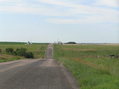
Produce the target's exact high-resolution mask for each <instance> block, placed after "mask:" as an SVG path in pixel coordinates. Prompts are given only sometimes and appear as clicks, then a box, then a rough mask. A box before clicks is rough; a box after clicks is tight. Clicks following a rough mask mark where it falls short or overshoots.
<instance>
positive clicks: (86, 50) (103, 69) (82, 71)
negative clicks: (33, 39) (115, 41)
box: [54, 45, 119, 89]
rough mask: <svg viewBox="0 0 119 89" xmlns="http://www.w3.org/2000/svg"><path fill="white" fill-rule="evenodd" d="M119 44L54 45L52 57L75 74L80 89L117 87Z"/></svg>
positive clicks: (110, 88) (116, 88)
mask: <svg viewBox="0 0 119 89" xmlns="http://www.w3.org/2000/svg"><path fill="white" fill-rule="evenodd" d="M112 54H114V55H118V54H119V45H55V46H54V58H55V59H57V60H58V61H60V62H62V63H63V64H64V65H65V66H66V67H67V68H68V69H69V70H70V71H71V72H72V74H73V75H74V76H75V78H76V79H77V82H78V84H79V85H80V89H119V58H110V57H109V55H112Z"/></svg>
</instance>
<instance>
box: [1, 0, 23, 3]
mask: <svg viewBox="0 0 119 89" xmlns="http://www.w3.org/2000/svg"><path fill="white" fill-rule="evenodd" d="M21 1H23V0H0V3H3V2H7V3H9V2H21Z"/></svg>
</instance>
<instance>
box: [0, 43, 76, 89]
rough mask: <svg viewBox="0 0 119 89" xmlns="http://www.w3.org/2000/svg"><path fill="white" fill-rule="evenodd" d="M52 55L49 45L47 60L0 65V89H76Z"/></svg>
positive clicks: (51, 48) (20, 61)
mask: <svg viewBox="0 0 119 89" xmlns="http://www.w3.org/2000/svg"><path fill="white" fill-rule="evenodd" d="M52 54H53V47H52V45H49V46H48V49H47V52H46V58H47V59H43V60H19V61H14V62H6V63H0V89H77V88H74V85H75V84H74V85H72V84H71V80H69V79H70V78H69V79H68V77H67V76H66V73H64V72H63V71H62V70H63V69H62V67H61V66H60V65H59V64H58V63H57V62H56V61H55V60H53V59H51V58H52ZM71 79H72V78H71Z"/></svg>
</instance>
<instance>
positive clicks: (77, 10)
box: [0, 0, 119, 24]
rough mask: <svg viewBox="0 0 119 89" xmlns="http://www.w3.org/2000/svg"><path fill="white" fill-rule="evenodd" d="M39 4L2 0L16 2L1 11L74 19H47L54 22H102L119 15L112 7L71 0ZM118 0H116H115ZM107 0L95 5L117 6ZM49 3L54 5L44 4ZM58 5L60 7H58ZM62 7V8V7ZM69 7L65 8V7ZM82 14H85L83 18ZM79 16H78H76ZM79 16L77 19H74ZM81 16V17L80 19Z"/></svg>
mask: <svg viewBox="0 0 119 89" xmlns="http://www.w3.org/2000/svg"><path fill="white" fill-rule="evenodd" d="M38 1H39V4H37V5H36V4H34V5H33V6H30V5H29V6H28V3H27V4H25V3H24V1H23V0H0V3H2V2H15V3H16V4H15V5H13V6H0V11H2V12H10V13H29V14H39V15H43V16H52V17H53V16H63V17H67V18H68V17H71V18H72V19H70V18H69V19H63V18H61V17H60V18H58V17H57V18H49V19H47V20H46V21H48V22H52V23H60V24H61V23H62V24H64V23H65V24H66V23H101V22H118V21H117V19H118V18H117V17H118V16H119V10H114V9H110V8H101V7H96V6H89V5H81V4H74V3H71V2H69V1H67V2H66V1H60V0H57V1H56V0H38ZM114 1H116V0H114ZM106 2H107V0H97V1H96V3H95V5H96V4H98V5H103V4H104V5H105V4H106V5H109V6H116V4H115V3H114V2H113V3H112V1H109V2H108V3H106ZM43 3H47V4H50V5H53V6H54V7H56V8H54V7H50V6H49V5H44V4H43ZM57 7H58V8H57ZM60 7H61V8H60ZM66 7H67V8H68V9H67V10H63V8H64V9H65V8H66ZM81 15H84V16H83V18H81ZM76 16H77V17H76ZM73 18H77V19H73ZM79 18H81V19H79Z"/></svg>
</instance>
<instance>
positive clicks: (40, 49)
mask: <svg viewBox="0 0 119 89" xmlns="http://www.w3.org/2000/svg"><path fill="white" fill-rule="evenodd" d="M47 45H48V44H40V43H37V44H36V43H34V44H32V45H25V43H19V42H0V49H1V50H2V53H0V62H6V61H12V60H18V59H24V58H23V57H20V56H13V55H8V54H6V52H5V49H6V48H13V49H17V48H26V49H27V51H29V52H33V54H34V56H35V58H44V56H45V50H46V48H47Z"/></svg>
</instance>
